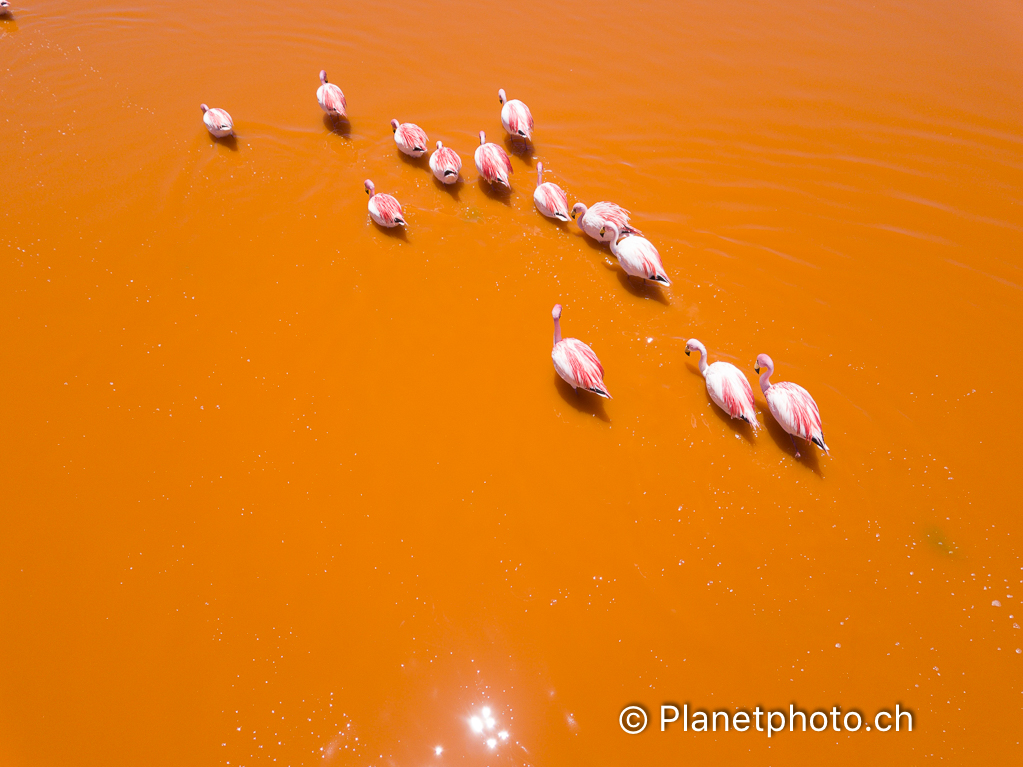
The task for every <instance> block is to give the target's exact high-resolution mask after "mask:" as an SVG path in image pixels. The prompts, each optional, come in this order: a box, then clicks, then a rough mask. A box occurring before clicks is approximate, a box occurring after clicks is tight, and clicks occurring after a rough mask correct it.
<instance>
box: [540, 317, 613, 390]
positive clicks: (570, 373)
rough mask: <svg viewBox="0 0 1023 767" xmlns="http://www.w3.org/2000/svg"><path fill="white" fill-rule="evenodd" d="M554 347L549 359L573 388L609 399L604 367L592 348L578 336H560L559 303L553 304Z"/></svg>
mask: <svg viewBox="0 0 1023 767" xmlns="http://www.w3.org/2000/svg"><path fill="white" fill-rule="evenodd" d="M551 316H553V317H554V349H552V350H551V359H553V360H554V369H555V370H556V371H558V375H559V376H561V377H562V378H563V379H564V380H565V381H566V382H567V383H568V385H569V386H571V387H572V388H573V389H576V390H578V389H585V390H586V391H591V392H593V393H594V394H597V395H600V396H601V397H606V398H607V399H611V394H610V393H609V392H608V390H607V388H605V386H604V368H603V366H602V365H601V364H600V360H598V359H597V355H596V354H594V353H593V349H591V348H590V347H589V346H587V345H586V344H584V343H583V342H582V341H580V340H579V339H578V338H562V337H561V304H554V311H552V312H551Z"/></svg>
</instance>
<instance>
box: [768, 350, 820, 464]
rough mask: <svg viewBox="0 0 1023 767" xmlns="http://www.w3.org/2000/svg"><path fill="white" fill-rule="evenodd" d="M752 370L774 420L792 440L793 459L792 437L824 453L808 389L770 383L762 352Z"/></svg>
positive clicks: (771, 370)
mask: <svg viewBox="0 0 1023 767" xmlns="http://www.w3.org/2000/svg"><path fill="white" fill-rule="evenodd" d="M760 368H764V372H763V373H760ZM753 369H754V370H755V371H756V372H758V373H760V388H761V389H762V390H763V392H764V399H766V400H767V407H768V408H770V410H771V415H773V416H774V420H776V421H777V422H778V423H779V424H781V428H783V429H784V430H785V431H786V432H788V435H789V439H791V440H792V447H793V448H795V450H796V458H799V446H798V445H797V444H796V439H795V438H796V437H799V438H800V439H805V440H807V441H808V442H812V443H813V444H815V445H816V446H817V447H819V448H820V449H821V450H823V451H824V452H825V453H827V452H828V446H827V445H826V444H824V430H823V428H822V426H821V414H820V411H819V410H818V409H817V403H816V402H814V401H813V397H811V396H810V392H808V391H807V390H806V389H804V388H803V387H802V386H800V385H799V384H794V383H792V382H791V381H782V382H781V383H777V384H772V383H771V374H773V373H774V362H773V361H772V360H771V358H770V357H768V356H767V355H766V354H761V355H759V356H758V357H757V362H756V365H754V366H753ZM829 455H830V453H829Z"/></svg>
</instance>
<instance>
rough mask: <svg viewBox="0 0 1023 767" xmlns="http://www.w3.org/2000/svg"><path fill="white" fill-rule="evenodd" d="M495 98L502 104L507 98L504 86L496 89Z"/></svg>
mask: <svg viewBox="0 0 1023 767" xmlns="http://www.w3.org/2000/svg"><path fill="white" fill-rule="evenodd" d="M497 100H498V101H500V102H501V105H502V106H504V102H506V101H507V100H508V97H507V96H505V95H504V88H501V89H500V90H498V91H497Z"/></svg>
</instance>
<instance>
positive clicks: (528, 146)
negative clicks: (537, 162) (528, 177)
mask: <svg viewBox="0 0 1023 767" xmlns="http://www.w3.org/2000/svg"><path fill="white" fill-rule="evenodd" d="M504 146H505V148H506V150H507V152H508V154H513V155H515V156H516V157H518V158H519V159H521V160H522V161H523V162H525V163H526V164H527V165H528V164H529V162H530V160H532V159H533V144H532V142H530V141H529V139H524V138H521V137H517V136H512V135H510V134H508V133H505V134H504ZM530 170H532V166H530Z"/></svg>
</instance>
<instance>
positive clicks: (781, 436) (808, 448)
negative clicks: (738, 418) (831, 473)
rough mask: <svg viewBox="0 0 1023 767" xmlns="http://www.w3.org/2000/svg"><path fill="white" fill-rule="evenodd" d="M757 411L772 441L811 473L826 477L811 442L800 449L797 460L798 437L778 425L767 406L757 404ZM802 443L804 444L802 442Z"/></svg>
mask: <svg viewBox="0 0 1023 767" xmlns="http://www.w3.org/2000/svg"><path fill="white" fill-rule="evenodd" d="M757 410H758V411H760V415H761V416H762V418H761V423H763V424H764V430H765V431H766V432H767V433H768V434H770V435H771V439H773V440H774V443H775V444H776V445H777V446H778V447H779V448H780V449H781V451H782V452H783V453H787V454H788V455H789V456H791V457H792V458H793V459H794V460H795V461H796V462H797V463H801V464H803V465H805V466H806V467H807V468H808V469H810V471H812V472H813V473H814V474H816V475H817V476H818V477H822V478H823V477H824V473H823V472H822V471H821V462H820V457H819V456H818V454H817V449H816V448H815V447H814V446H813V445H811V444H810V443H809V442H805V443H804V444H802V445H800V446H799V448H798V452H799V457H798V458H796V452H797V447H796V441H795V440H796V437H793V436H792V435H791V434H789V433H788V432H787V431H785V430H784V429H783V428H782V427H781V424H780V423H778V422H777V421H776V420H775V418H774V416H773V415H771V411H770V409H768V407H767V405H764V404H761V403H760V402H757ZM800 442H804V441H803V440H800Z"/></svg>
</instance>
